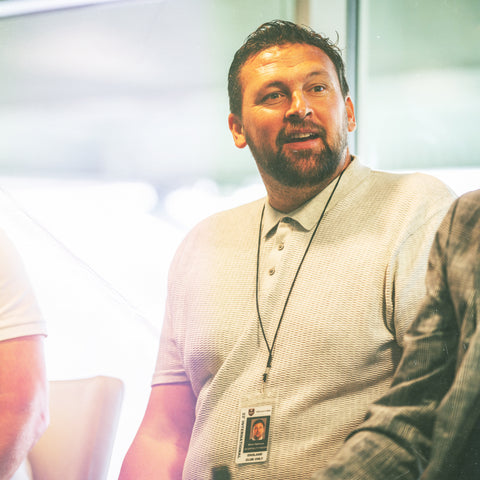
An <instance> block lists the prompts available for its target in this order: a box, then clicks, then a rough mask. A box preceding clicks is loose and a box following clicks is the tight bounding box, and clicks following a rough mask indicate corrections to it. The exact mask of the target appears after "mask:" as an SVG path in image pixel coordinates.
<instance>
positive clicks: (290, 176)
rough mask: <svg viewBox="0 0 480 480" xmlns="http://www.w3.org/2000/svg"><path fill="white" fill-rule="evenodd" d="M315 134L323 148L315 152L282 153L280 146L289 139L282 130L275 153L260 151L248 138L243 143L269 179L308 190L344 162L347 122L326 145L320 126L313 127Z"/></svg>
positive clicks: (301, 124)
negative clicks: (307, 188) (245, 142)
mask: <svg viewBox="0 0 480 480" xmlns="http://www.w3.org/2000/svg"><path fill="white" fill-rule="evenodd" d="M292 127H293V128H294V129H295V128H308V127H309V125H308V124H306V123H304V122H298V123H297V122H296V123H292ZM290 130H291V128H290ZM314 131H315V133H316V134H317V135H318V136H319V138H320V139H321V140H322V142H323V148H322V149H321V150H320V151H317V152H315V151H313V150H311V149H301V150H299V151H295V152H285V151H284V149H283V145H284V143H285V139H286V138H287V136H288V135H287V134H286V133H285V129H283V130H282V131H281V132H280V133H279V135H278V137H277V141H276V146H277V150H276V151H270V152H266V151H263V152H262V151H261V149H259V148H257V146H256V145H255V144H254V143H253V142H252V141H251V140H250V139H249V138H248V137H247V139H246V140H247V144H248V146H249V148H250V150H251V152H252V155H253V157H254V158H255V160H256V161H257V163H258V165H259V167H261V169H262V170H263V171H264V172H265V173H267V174H268V175H269V176H271V177H272V178H274V179H275V180H277V181H278V182H279V183H281V184H282V185H285V186H288V187H311V186H314V185H318V184H321V183H322V182H324V181H326V180H328V179H329V178H331V177H333V175H334V174H335V171H336V170H337V168H338V166H339V165H340V162H341V161H342V160H343V159H344V157H345V152H346V148H347V125H346V119H345V123H344V125H343V128H342V129H341V130H339V131H338V132H337V135H336V137H335V139H334V141H333V142H332V143H331V144H328V143H327V139H326V132H325V130H324V129H323V128H322V127H318V126H316V127H315V128H314Z"/></svg>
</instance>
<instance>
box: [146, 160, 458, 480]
mask: <svg viewBox="0 0 480 480" xmlns="http://www.w3.org/2000/svg"><path fill="white" fill-rule="evenodd" d="M334 184H335V181H334V182H332V183H331V184H330V185H329V186H328V187H327V188H326V189H325V190H324V191H322V192H321V193H320V194H319V195H317V196H316V197H315V198H314V199H312V200H311V201H310V202H308V203H307V204H305V205H303V206H302V207H301V208H300V209H298V210H297V211H295V212H292V213H291V214H289V215H287V216H286V215H285V214H281V213H280V212H277V211H275V210H273V209H272V208H271V207H269V206H268V205H266V208H265V214H264V220H263V225H262V242H261V249H260V275H259V308H260V313H261V317H262V322H263V324H264V327H265V333H266V337H267V340H268V341H269V343H270V344H271V342H272V339H273V336H274V334H275V330H276V328H277V325H278V320H279V318H280V315H281V311H282V309H283V307H284V304H285V298H286V295H287V293H288V290H289V288H290V285H291V282H292V280H293V278H294V276H295V272H296V270H297V268H298V264H299V262H300V260H301V257H302V256H303V253H304V251H305V248H306V246H307V244H308V241H309V239H310V236H311V234H312V232H313V229H314V227H315V224H316V222H317V221H318V218H319V215H320V214H321V212H322V210H323V208H324V206H325V203H326V201H327V199H328V197H329V195H330V193H331V189H332V188H333V187H334ZM452 201H453V195H452V194H451V192H450V191H449V190H448V189H447V187H445V185H444V184H443V183H441V182H440V181H438V180H437V179H435V178H433V177H430V176H426V175H421V174H410V175H395V174H389V173H385V172H377V171H373V170H371V169H369V168H367V167H365V166H363V165H361V164H360V163H359V161H358V159H356V160H354V161H353V163H352V164H351V165H350V166H349V167H348V168H347V169H346V170H345V172H344V174H343V176H342V179H341V181H340V183H339V185H338V188H337V190H336V192H335V194H334V195H333V197H332V199H331V201H330V203H329V205H328V208H327V210H326V213H325V216H324V218H323V220H322V221H321V223H320V225H319V228H318V230H317V232H316V234H315V237H314V239H313V242H312V244H311V247H310V249H309V251H308V253H307V255H306V257H305V260H304V263H303V265H302V267H301V269H300V271H299V274H298V278H297V280H296V283H295V285H294V287H293V290H292V293H291V296H290V299H289V302H288V304H287V307H286V309H285V314H284V317H283V321H282V324H281V327H280V330H279V333H278V338H277V341H276V344H275V348H274V351H273V364H272V368H271V371H270V374H269V376H268V380H267V385H266V386H267V388H268V389H269V390H271V391H273V392H275V393H276V394H277V398H278V400H277V402H276V404H275V405H274V412H273V415H272V421H271V427H270V440H269V441H270V451H269V457H268V461H267V462H265V463H261V464H254V465H236V464H235V461H234V459H235V449H236V445H237V435H238V426H239V405H240V404H239V402H240V398H241V397H242V396H244V395H246V394H250V393H254V392H257V391H259V390H260V389H261V386H262V374H263V372H264V370H265V365H266V361H267V358H268V351H267V347H266V345H265V343H264V340H263V337H262V333H261V330H260V327H259V322H258V318H257V312H256V307H255V280H256V255H257V241H258V233H259V223H260V218H261V211H262V208H263V206H264V204H265V200H258V201H256V202H252V203H250V204H248V205H245V206H242V207H239V208H236V209H233V210H230V211H227V212H222V213H219V214H216V215H214V216H212V217H210V218H208V219H206V220H204V221H203V222H201V223H200V224H199V225H198V226H197V227H195V228H194V229H193V230H192V231H191V232H190V233H189V235H188V236H187V237H186V238H185V240H184V241H183V243H182V244H181V246H180V247H179V249H178V251H177V254H176V256H175V258H174V260H173V262H172V266H171V270H170V275H169V291H168V298H167V305H166V315H165V320H164V325H163V331H162V336H161V341H160V347H159V354H158V362H157V367H156V370H155V373H154V377H153V384H154V385H155V384H161V383H176V382H186V381H188V382H190V383H191V385H192V388H193V391H194V392H195V394H196V396H197V405H196V421H195V425H194V429H193V433H192V439H191V442H190V448H189V452H188V456H187V459H186V463H185V469H184V478H186V479H209V478H210V475H211V474H210V472H211V468H212V467H213V466H219V465H228V466H229V468H230V471H231V474H232V478H233V479H234V480H237V479H245V480H247V479H248V480H251V479H265V480H267V479H268V480H273V479H278V480H280V479H281V480H294V479H307V478H309V476H310V475H311V474H312V473H313V472H315V471H316V470H318V469H319V468H321V467H322V466H324V465H325V464H326V463H327V462H328V460H329V459H330V458H331V457H332V455H333V454H334V453H335V451H336V450H338V448H339V447H340V446H341V444H342V442H343V440H344V438H345V437H346V436H347V434H348V433H349V432H350V431H351V430H352V429H353V428H354V427H356V426H357V425H359V424H360V422H361V421H362V419H363V416H364V414H365V412H366V410H367V407H368V405H369V404H370V403H371V402H372V401H373V400H374V399H376V398H377V397H378V396H380V395H381V394H382V393H384V392H385V390H386V389H387V388H388V386H389V384H390V381H391V378H392V376H393V373H394V371H395V368H396V365H397V362H398V359H399V357H400V355H401V345H402V338H403V334H404V332H405V330H406V329H407V327H408V325H409V324H410V322H411V321H412V320H413V319H414V318H415V314H416V311H417V308H418V305H419V303H420V301H421V299H422V297H423V294H424V275H425V271H426V262H427V258H428V253H429V250H430V246H431V243H432V239H433V235H434V233H435V231H436V229H437V227H438V225H439V223H440V221H441V219H442V218H443V216H444V214H445V213H446V211H447V209H448V207H449V205H450V204H451V202H452Z"/></svg>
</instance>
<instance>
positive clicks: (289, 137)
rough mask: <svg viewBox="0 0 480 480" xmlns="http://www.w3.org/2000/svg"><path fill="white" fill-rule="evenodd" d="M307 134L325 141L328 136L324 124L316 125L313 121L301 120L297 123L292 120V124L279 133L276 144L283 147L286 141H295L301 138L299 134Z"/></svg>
mask: <svg viewBox="0 0 480 480" xmlns="http://www.w3.org/2000/svg"><path fill="white" fill-rule="evenodd" d="M305 134H310V135H312V137H318V138H321V139H322V140H323V142H325V141H326V138H327V132H326V131H325V129H324V128H323V127H322V126H320V125H316V124H314V123H312V122H304V121H300V122H295V123H293V122H292V123H290V125H287V126H286V127H284V128H282V129H281V130H280V132H279V133H278V135H277V140H276V144H277V146H278V147H281V146H283V145H284V144H285V143H289V142H293V141H295V140H296V139H298V138H300V137H299V136H304V135H305Z"/></svg>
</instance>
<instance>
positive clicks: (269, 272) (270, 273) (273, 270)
mask: <svg viewBox="0 0 480 480" xmlns="http://www.w3.org/2000/svg"><path fill="white" fill-rule="evenodd" d="M274 273H275V267H272V268H271V269H270V270H269V271H268V274H269V275H273V274H274Z"/></svg>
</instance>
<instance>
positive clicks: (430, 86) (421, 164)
mask: <svg viewBox="0 0 480 480" xmlns="http://www.w3.org/2000/svg"><path fill="white" fill-rule="evenodd" d="M479 45H480V2H479V1H478V0H455V1H442V2H439V1H438V0H421V1H418V0H403V1H401V2H399V1H394V0H367V1H362V2H361V12H360V54H359V61H360V63H359V88H360V101H361V103H360V105H359V106H358V107H359V108H358V113H359V132H358V134H359V137H358V141H359V144H358V145H359V148H358V150H359V152H360V153H361V155H362V156H363V157H364V158H365V161H366V162H367V163H369V164H370V165H372V166H375V167H380V168H385V169H398V168H400V169H425V168H427V169H430V168H450V167H455V168H456V167H477V166H480V156H479V155H478V146H477V143H476V141H477V137H478V125H479V124H478V118H477V112H478V111H479V109H480V95H479V93H480V48H479ZM476 179H477V180H478V181H477V186H478V187H480V178H479V175H478V173H477V177H476Z"/></svg>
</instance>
